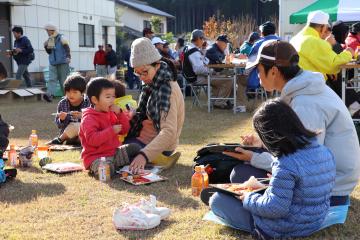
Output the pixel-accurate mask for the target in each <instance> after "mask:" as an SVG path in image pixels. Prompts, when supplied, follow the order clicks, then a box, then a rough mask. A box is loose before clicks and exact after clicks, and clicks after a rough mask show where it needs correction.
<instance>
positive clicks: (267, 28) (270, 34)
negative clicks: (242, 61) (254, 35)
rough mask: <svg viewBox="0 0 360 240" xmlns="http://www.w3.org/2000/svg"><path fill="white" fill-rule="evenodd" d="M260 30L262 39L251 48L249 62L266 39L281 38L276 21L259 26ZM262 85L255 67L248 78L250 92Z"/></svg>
mask: <svg viewBox="0 0 360 240" xmlns="http://www.w3.org/2000/svg"><path fill="white" fill-rule="evenodd" d="M259 31H260V36H261V37H260V39H259V40H257V41H256V42H255V43H254V45H253V47H252V48H251V50H250V52H249V55H248V56H249V57H248V62H250V63H251V62H252V61H253V60H254V59H255V58H256V56H257V53H258V51H259V48H260V47H261V46H262V44H263V43H264V42H265V41H268V40H279V39H280V38H279V37H278V36H277V35H276V34H275V33H276V26H275V24H274V23H272V22H270V21H267V22H265V23H263V24H261V25H260V26H259ZM258 87H260V79H259V77H258V71H257V69H256V68H255V69H253V70H252V71H250V73H249V76H248V79H247V89H248V90H249V91H250V92H253V90H254V89H257V88H258Z"/></svg>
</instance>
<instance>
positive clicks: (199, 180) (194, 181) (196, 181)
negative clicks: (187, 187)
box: [191, 166, 204, 197]
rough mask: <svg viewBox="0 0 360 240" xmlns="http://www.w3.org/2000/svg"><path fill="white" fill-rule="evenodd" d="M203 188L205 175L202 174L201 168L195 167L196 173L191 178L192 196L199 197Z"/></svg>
mask: <svg viewBox="0 0 360 240" xmlns="http://www.w3.org/2000/svg"><path fill="white" fill-rule="evenodd" d="M203 188H204V177H203V174H202V173H201V167H200V166H195V172H194V174H193V175H192V177H191V190H192V195H193V196H195V197H198V196H199V195H200V193H201V190H202V189H203Z"/></svg>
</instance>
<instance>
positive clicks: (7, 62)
mask: <svg viewBox="0 0 360 240" xmlns="http://www.w3.org/2000/svg"><path fill="white" fill-rule="evenodd" d="M10 34H11V31H10V7H9V5H7V4H0V62H2V64H4V66H5V69H6V71H7V73H8V76H9V77H11V76H12V63H11V58H8V57H7V56H5V52H6V50H8V49H11V38H10Z"/></svg>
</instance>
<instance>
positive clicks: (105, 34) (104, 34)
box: [102, 26, 108, 45]
mask: <svg viewBox="0 0 360 240" xmlns="http://www.w3.org/2000/svg"><path fill="white" fill-rule="evenodd" d="M102 43H103V44H105V45H106V44H108V27H107V26H103V27H102Z"/></svg>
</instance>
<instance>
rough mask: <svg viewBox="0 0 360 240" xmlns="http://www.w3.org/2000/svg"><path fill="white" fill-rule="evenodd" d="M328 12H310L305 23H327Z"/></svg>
mask: <svg viewBox="0 0 360 240" xmlns="http://www.w3.org/2000/svg"><path fill="white" fill-rule="evenodd" d="M329 18H330V17H329V14H327V13H326V12H324V11H321V10H318V11H313V12H310V13H309V14H308V16H307V24H309V23H316V24H321V25H327V24H329Z"/></svg>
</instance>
